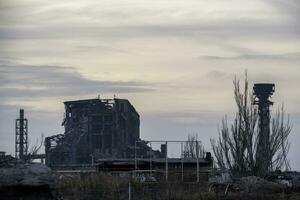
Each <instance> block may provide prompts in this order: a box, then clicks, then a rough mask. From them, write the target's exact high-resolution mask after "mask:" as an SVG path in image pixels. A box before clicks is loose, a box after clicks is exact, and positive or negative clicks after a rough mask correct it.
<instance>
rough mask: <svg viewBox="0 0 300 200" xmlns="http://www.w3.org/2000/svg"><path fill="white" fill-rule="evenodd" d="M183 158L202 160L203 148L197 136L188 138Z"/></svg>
mask: <svg viewBox="0 0 300 200" xmlns="http://www.w3.org/2000/svg"><path fill="white" fill-rule="evenodd" d="M183 156H184V157H185V158H204V156H205V150H204V146H203V145H202V142H201V141H199V140H198V137H197V135H189V136H188V141H186V142H185V144H184V148H183Z"/></svg>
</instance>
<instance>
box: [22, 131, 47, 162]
mask: <svg viewBox="0 0 300 200" xmlns="http://www.w3.org/2000/svg"><path fill="white" fill-rule="evenodd" d="M43 144H44V134H43V133H42V134H41V139H40V140H39V139H37V140H36V142H35V144H34V145H32V146H31V147H30V150H29V152H28V154H27V156H26V157H27V161H28V162H32V161H33V160H34V156H35V155H37V154H38V152H39V151H40V149H41V148H42V146H43Z"/></svg>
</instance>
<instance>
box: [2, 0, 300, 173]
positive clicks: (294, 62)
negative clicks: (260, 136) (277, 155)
mask: <svg viewBox="0 0 300 200" xmlns="http://www.w3.org/2000/svg"><path fill="white" fill-rule="evenodd" d="M299 20H300V2H299V1H298V0H252V1H249V0H210V1H207V0H186V1H182V0H181V1H175V0H157V1H155V0H151V1H150V0H101V1H99V0H94V1H82V0H72V1H68V0H64V1H61V0H51V1H46V0H44V1H42V0H26V1H22V0H0V46H1V48H0V127H1V129H0V150H4V151H7V152H8V153H12V154H13V153H14V134H15V132H14V119H15V118H16V117H17V115H18V109H19V108H24V109H25V114H26V116H27V118H28V119H29V137H30V143H31V144H32V143H34V142H35V141H36V139H37V138H38V137H39V136H40V134H41V133H44V134H45V135H46V136H49V135H52V134H59V133H63V129H62V127H61V121H62V118H63V112H64V108H63V103H62V102H63V101H66V100H75V99H83V98H96V97H97V96H98V95H99V94H100V96H101V97H103V98H105V97H108V98H112V97H113V95H114V94H115V95H116V96H117V97H119V98H127V99H129V100H130V101H131V103H132V104H133V105H134V106H135V108H136V109H137V111H138V112H139V113H140V115H141V137H142V138H143V139H146V140H147V139H148V140H150V139H172V140H180V139H187V135H188V134H198V138H200V139H201V140H202V141H203V142H204V144H205V146H206V148H207V149H208V150H210V143H209V139H210V138H214V137H216V136H217V132H218V131H217V130H218V126H219V125H220V121H221V118H222V116H224V115H226V114H228V115H232V114H233V113H234V112H235V110H236V108H235V105H234V102H233V100H234V99H233V85H232V80H233V78H234V76H235V75H237V76H238V77H240V78H242V77H243V74H244V71H245V69H247V70H248V74H249V79H250V81H251V84H252V83H253V82H273V83H275V84H276V92H275V94H274V96H273V101H275V104H274V107H273V108H272V110H275V109H276V108H277V107H278V106H279V105H281V103H283V102H284V104H285V108H286V110H287V112H288V113H289V114H290V117H291V122H292V123H293V132H292V135H291V142H292V147H291V151H290V159H291V160H292V167H293V169H296V170H300V157H299V150H300V149H299V145H298V144H297V143H298V141H299V140H300V136H299V132H300V107H299V102H300V90H299V86H300V65H299V64H300V23H299Z"/></svg>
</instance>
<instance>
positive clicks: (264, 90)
mask: <svg viewBox="0 0 300 200" xmlns="http://www.w3.org/2000/svg"><path fill="white" fill-rule="evenodd" d="M253 91H254V96H255V101H254V104H255V105H258V114H259V136H258V149H257V151H258V153H257V154H256V155H257V156H259V158H257V165H258V167H259V166H268V165H266V164H263V163H264V162H269V161H268V159H266V158H269V157H270V155H268V154H269V153H270V152H269V151H267V150H268V149H270V147H269V145H270V106H271V105H273V102H272V101H270V100H269V99H270V97H271V96H272V95H273V93H274V91H275V85H274V84H269V83H257V84H254V87H253ZM259 168H260V167H259ZM259 170H261V171H267V170H268V169H259Z"/></svg>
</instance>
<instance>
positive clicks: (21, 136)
mask: <svg viewBox="0 0 300 200" xmlns="http://www.w3.org/2000/svg"><path fill="white" fill-rule="evenodd" d="M15 140H16V143H15V151H16V153H15V157H16V158H18V159H21V160H23V159H25V157H26V156H27V153H28V120H27V119H26V118H24V110H23V109H20V117H19V119H16V139H15Z"/></svg>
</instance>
